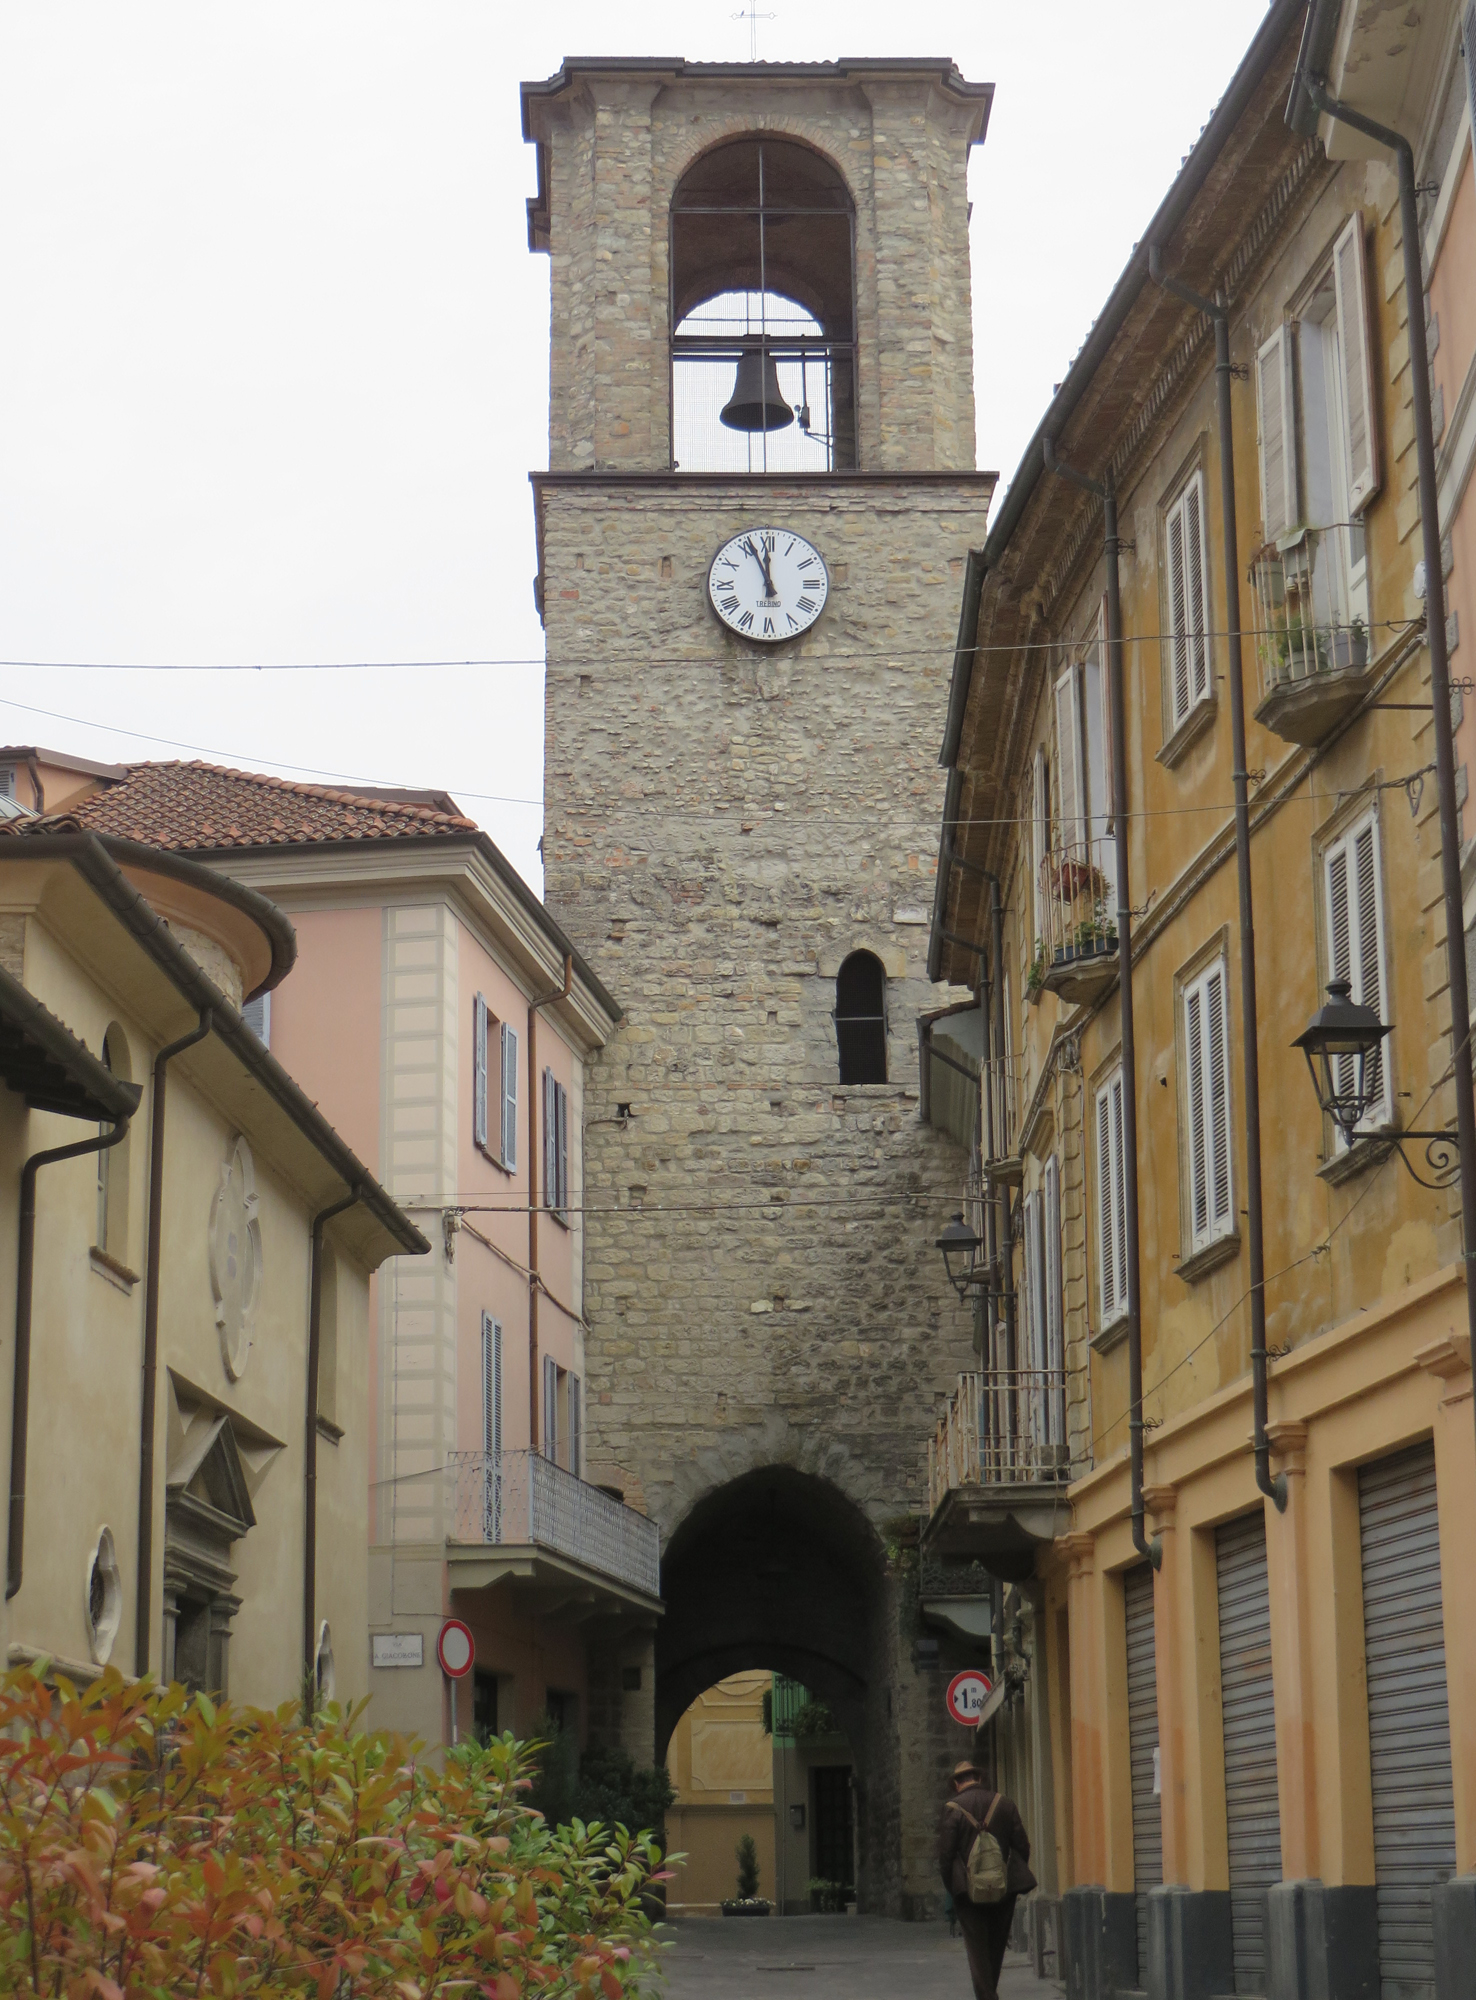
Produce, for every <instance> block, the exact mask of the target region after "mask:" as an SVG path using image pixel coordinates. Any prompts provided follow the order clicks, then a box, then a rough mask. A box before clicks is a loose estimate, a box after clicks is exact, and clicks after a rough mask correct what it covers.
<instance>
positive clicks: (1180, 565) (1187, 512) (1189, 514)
mask: <svg viewBox="0 0 1476 2000" xmlns="http://www.w3.org/2000/svg"><path fill="white" fill-rule="evenodd" d="M1164 540H1165V544H1166V550H1167V555H1168V565H1167V568H1168V615H1169V661H1170V667H1171V692H1172V702H1171V707H1172V712H1173V726H1174V728H1175V729H1177V728H1178V726H1179V724H1180V723H1181V722H1183V721H1184V720H1185V719H1186V718H1187V717H1188V715H1189V713H1190V711H1191V710H1192V709H1194V708H1196V707H1198V705H1199V703H1200V702H1202V701H1205V700H1207V699H1208V697H1209V693H1210V645H1209V624H1210V619H1209V605H1210V591H1209V547H1208V534H1207V524H1206V521H1205V513H1204V475H1203V473H1201V472H1196V473H1194V474H1193V476H1192V477H1191V478H1190V480H1189V483H1188V484H1187V485H1186V486H1185V488H1184V490H1183V492H1182V493H1181V494H1180V495H1179V497H1178V499H1177V500H1175V502H1174V504H1173V505H1172V506H1171V507H1170V508H1169V510H1168V515H1167V518H1166V519H1165V522H1164Z"/></svg>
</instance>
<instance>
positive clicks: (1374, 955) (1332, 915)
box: [1323, 817, 1391, 1145]
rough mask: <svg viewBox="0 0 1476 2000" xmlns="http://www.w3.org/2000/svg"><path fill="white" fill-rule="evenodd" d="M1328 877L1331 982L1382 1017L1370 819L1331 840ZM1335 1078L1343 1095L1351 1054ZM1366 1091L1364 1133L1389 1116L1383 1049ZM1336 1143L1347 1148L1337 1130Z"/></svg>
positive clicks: (1374, 1059)
mask: <svg viewBox="0 0 1476 2000" xmlns="http://www.w3.org/2000/svg"><path fill="white" fill-rule="evenodd" d="M1323 867H1324V870H1325V873H1326V878H1327V963H1328V977H1329V978H1330V979H1346V980H1347V981H1348V983H1349V985H1350V986H1351V987H1352V989H1353V992H1352V997H1353V999H1354V1000H1356V1001H1357V1002H1358V1003H1359V1004H1360V1005H1361V1006H1364V1007H1372V1008H1373V1009H1374V1011H1375V1013H1376V1014H1377V1015H1378V1017H1379V1019H1380V1020H1383V1018H1384V1001H1385V994H1386V991H1387V985H1388V982H1387V979H1386V977H1385V971H1384V923H1383V914H1384V913H1383V888H1382V882H1381V871H1380V868H1379V823H1378V820H1377V819H1376V818H1373V817H1370V818H1368V819H1366V820H1364V821H1363V822H1362V823H1361V824H1360V825H1358V826H1355V827H1353V828H1352V829H1351V830H1350V831H1349V832H1348V833H1346V834H1344V835H1343V836H1342V838H1341V839H1339V840H1337V841H1335V842H1333V844H1332V845H1331V846H1329V847H1328V848H1327V850H1326V851H1325V853H1324V855H1323ZM1334 1060H1335V1063H1336V1069H1335V1078H1336V1082H1337V1087H1338V1090H1339V1091H1340V1092H1343V1093H1347V1092H1350V1091H1351V1090H1352V1088H1353V1085H1354V1082H1355V1063H1354V1059H1353V1058H1352V1057H1351V1056H1339V1057H1336V1058H1335V1059H1334ZM1364 1087H1365V1089H1366V1090H1367V1091H1368V1093H1369V1095H1370V1099H1371V1102H1370V1106H1369V1110H1368V1115H1367V1117H1366V1118H1365V1120H1364V1125H1365V1127H1366V1128H1367V1129H1369V1130H1373V1129H1374V1128H1376V1127H1377V1126H1379V1125H1382V1124H1384V1123H1386V1122H1387V1120H1388V1118H1389V1117H1390V1115H1391V1106H1390V1101H1389V1079H1388V1065H1387V1063H1386V1061H1385V1055H1384V1051H1383V1049H1380V1050H1379V1051H1378V1052H1377V1053H1376V1054H1375V1055H1373V1056H1371V1057H1370V1058H1369V1061H1368V1067H1367V1070H1366V1072H1365V1076H1364ZM1337 1136H1338V1144H1339V1145H1345V1144H1346V1140H1344V1138H1343V1136H1342V1132H1341V1128H1339V1131H1338V1135H1337Z"/></svg>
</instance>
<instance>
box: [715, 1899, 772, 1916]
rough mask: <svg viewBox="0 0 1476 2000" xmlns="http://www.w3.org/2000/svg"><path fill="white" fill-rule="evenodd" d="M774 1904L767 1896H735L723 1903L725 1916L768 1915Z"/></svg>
mask: <svg viewBox="0 0 1476 2000" xmlns="http://www.w3.org/2000/svg"><path fill="white" fill-rule="evenodd" d="M772 1908H773V1905H772V1904H771V1903H770V1901H769V1899H768V1897H767V1896H733V1897H730V1898H729V1900H728V1901H727V1902H726V1903H724V1904H723V1915H724V1916H725V1917H766V1916H768V1915H769V1913H770V1911H771V1910H772Z"/></svg>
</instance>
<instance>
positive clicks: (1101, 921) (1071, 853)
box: [1027, 833, 1117, 993]
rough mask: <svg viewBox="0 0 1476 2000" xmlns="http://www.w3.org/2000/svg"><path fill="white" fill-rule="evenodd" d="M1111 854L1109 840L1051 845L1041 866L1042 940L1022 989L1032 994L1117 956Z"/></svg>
mask: <svg viewBox="0 0 1476 2000" xmlns="http://www.w3.org/2000/svg"><path fill="white" fill-rule="evenodd" d="M1116 885H1117V848H1116V843H1115V841H1114V840H1113V838H1112V837H1111V836H1110V835H1108V834H1105V833H1104V834H1100V835H1097V836H1096V837H1094V838H1092V839H1087V838H1086V837H1085V835H1084V834H1081V835H1080V836H1079V837H1077V838H1074V839H1071V840H1068V841H1057V842H1055V843H1053V845H1052V847H1051V851H1050V853H1049V854H1048V855H1047V856H1046V858H1045V860H1044V861H1043V862H1042V863H1041V885H1040V887H1041V896H1040V909H1041V916H1042V919H1043V922H1044V926H1045V932H1044V935H1043V936H1042V937H1040V938H1038V939H1037V940H1036V947H1035V956H1034V959H1033V961H1032V963H1031V966H1030V970H1029V974H1028V978H1027V989H1028V991H1030V992H1032V993H1034V992H1035V991H1037V990H1038V988H1039V987H1040V986H1042V985H1043V984H1045V983H1047V982H1048V981H1049V978H1050V975H1051V974H1052V973H1060V972H1061V971H1062V970H1063V969H1065V968H1068V967H1081V968H1083V969H1085V968H1086V966H1087V965H1088V963H1089V962H1090V961H1092V960H1097V959H1105V958H1110V957H1111V956H1112V955H1113V954H1114V953H1115V952H1116V950H1117V886H1116Z"/></svg>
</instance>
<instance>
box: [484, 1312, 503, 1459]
mask: <svg viewBox="0 0 1476 2000" xmlns="http://www.w3.org/2000/svg"><path fill="white" fill-rule="evenodd" d="M482 1449H483V1451H484V1452H486V1453H487V1454H488V1456H489V1457H492V1458H495V1457H497V1456H498V1455H499V1454H500V1453H501V1451H502V1328H501V1327H500V1326H499V1325H498V1323H497V1321H496V1320H495V1319H493V1317H492V1315H491V1313H483V1314H482Z"/></svg>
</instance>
